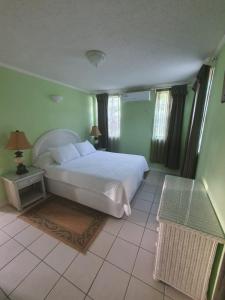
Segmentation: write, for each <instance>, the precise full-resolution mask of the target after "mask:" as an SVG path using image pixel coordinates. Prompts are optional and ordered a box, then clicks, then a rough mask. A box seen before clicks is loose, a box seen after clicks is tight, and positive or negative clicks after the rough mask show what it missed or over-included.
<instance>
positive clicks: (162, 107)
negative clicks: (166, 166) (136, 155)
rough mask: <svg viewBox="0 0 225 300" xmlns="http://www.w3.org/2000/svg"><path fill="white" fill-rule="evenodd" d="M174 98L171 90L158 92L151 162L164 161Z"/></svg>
mask: <svg viewBox="0 0 225 300" xmlns="http://www.w3.org/2000/svg"><path fill="white" fill-rule="evenodd" d="M171 104H172V99H171V96H170V91H169V90H164V91H157V92H156V104H155V115H154V125H153V134H152V142H151V155H150V159H151V162H157V163H164V160H165V153H166V147H167V135H168V129H169V118H170V111H171Z"/></svg>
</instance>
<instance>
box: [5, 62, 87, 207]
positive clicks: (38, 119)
mask: <svg viewBox="0 0 225 300" xmlns="http://www.w3.org/2000/svg"><path fill="white" fill-rule="evenodd" d="M0 87H1V88H0V175H1V174H3V173H5V172H7V171H9V170H14V169H15V164H14V162H13V151H8V150H5V149H4V147H5V144H6V142H7V139H8V137H9V134H10V132H11V131H13V130H16V129H19V130H23V131H24V132H25V133H26V136H27V138H28V139H29V141H30V142H31V143H34V142H35V140H36V139H37V138H38V137H39V136H40V135H41V134H43V133H44V132H45V131H47V130H50V129H54V128H69V129H72V130H75V131H76V132H77V133H78V134H79V135H80V136H81V138H85V137H87V136H88V134H89V130H90V126H91V125H92V122H93V120H92V115H93V113H92V110H93V99H92V97H91V96H89V95H88V94H85V93H82V92H78V91H76V90H74V89H72V88H68V87H65V86H63V85H59V84H55V83H52V82H49V81H46V80H42V79H38V78H35V77H32V76H28V75H24V74H22V73H19V72H16V71H12V70H9V69H6V68H2V67H1V68H0ZM54 94H55V95H62V96H63V97H64V100H63V101H62V102H60V103H58V104H56V103H53V102H52V101H51V99H50V97H49V96H50V95H54ZM25 160H26V162H27V163H28V164H30V163H31V151H29V150H26V151H25ZM5 199H6V197H5V193H4V189H3V186H2V184H1V182H0V205H1V204H3V202H4V200H5Z"/></svg>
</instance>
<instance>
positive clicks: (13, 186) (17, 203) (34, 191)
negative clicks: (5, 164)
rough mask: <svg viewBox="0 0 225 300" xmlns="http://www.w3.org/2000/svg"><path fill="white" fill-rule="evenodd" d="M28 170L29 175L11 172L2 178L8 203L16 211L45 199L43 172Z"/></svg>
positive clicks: (34, 169)
mask: <svg viewBox="0 0 225 300" xmlns="http://www.w3.org/2000/svg"><path fill="white" fill-rule="evenodd" d="M28 170H29V173H26V174H23V175H17V174H16V173H12V172H11V173H8V174H5V175H3V176H2V179H3V183H4V186H5V189H6V193H7V196H8V200H9V203H10V204H12V205H13V206H14V207H16V208H17V209H18V210H22V209H24V208H25V207H26V206H28V205H30V204H31V203H34V202H35V201H37V200H39V199H41V198H46V191H45V185H44V178H43V176H44V171H43V170H41V169H38V168H33V167H30V168H28Z"/></svg>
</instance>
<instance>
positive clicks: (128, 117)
mask: <svg viewBox="0 0 225 300" xmlns="http://www.w3.org/2000/svg"><path fill="white" fill-rule="evenodd" d="M154 108H155V93H151V101H139V102H138V101H134V102H124V103H123V102H122V105H121V138H120V152H123V153H131V154H140V155H144V156H145V157H146V159H147V160H148V161H149V155H150V141H151V136H152V129H153V120H154Z"/></svg>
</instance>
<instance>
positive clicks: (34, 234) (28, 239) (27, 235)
mask: <svg viewBox="0 0 225 300" xmlns="http://www.w3.org/2000/svg"><path fill="white" fill-rule="evenodd" d="M42 234H43V232H42V231H41V230H39V229H37V228H35V227H33V226H29V227H27V228H25V229H24V230H23V231H21V232H20V233H18V234H17V235H16V236H15V237H14V239H15V240H17V241H18V242H19V243H21V244H22V245H24V246H25V247H27V246H29V245H30V244H31V243H32V242H33V241H35V240H36V239H37V238H38V237H39V236H41V235H42Z"/></svg>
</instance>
